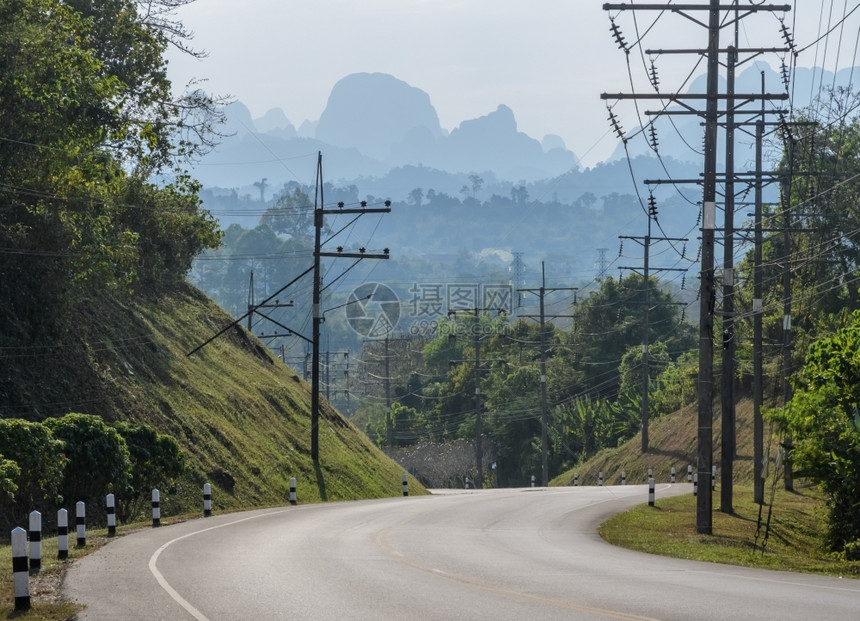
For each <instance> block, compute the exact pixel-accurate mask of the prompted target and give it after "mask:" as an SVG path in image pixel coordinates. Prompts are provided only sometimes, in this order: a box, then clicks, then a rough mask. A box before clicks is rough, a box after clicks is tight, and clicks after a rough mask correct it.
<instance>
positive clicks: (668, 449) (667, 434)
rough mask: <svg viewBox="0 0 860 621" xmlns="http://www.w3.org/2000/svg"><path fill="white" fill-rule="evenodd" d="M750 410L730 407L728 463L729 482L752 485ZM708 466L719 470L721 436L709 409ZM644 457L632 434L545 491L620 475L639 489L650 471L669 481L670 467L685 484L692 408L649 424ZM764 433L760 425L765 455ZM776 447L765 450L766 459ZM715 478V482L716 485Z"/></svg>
mask: <svg viewBox="0 0 860 621" xmlns="http://www.w3.org/2000/svg"><path fill="white" fill-rule="evenodd" d="M752 417H753V404H752V401H750V400H748V399H744V400H741V401H740V402H739V403H738V404H737V407H736V418H737V424H736V428H737V457H736V459H735V461H734V470H733V473H732V474H733V476H732V480H733V481H736V482H739V483H749V484H750V485H752V475H753V472H752V470H753V460H752V455H753V429H752ZM713 424H714V429H713V437H714V462H713V463H714V464H719V456H720V446H721V430H722V426H721V424H720V409H719V405H718V404H717V405H715V406H714V420H713ZM648 430H649V437H650V442H649V451H648V452H647V453H646V454H644V455H643V454H642V452H641V445H642V436H641V434H637V435H636V436H635V437H634V438H632V439H631V440H630V441H628V442H626V443H625V444H623V445H622V446H620V447H618V448H614V449H604V450H603V451H600V452H599V453H598V454H597V455H595V456H594V457H592V458H591V459H589V460H587V461H586V462H585V463H583V464H580V465H579V466H577V467H576V468H573V469H571V470H569V471H567V472H564V473H562V474H560V475H559V476H557V477H556V478H554V479H553V480H552V481H550V485H573V475H574V473H576V474H578V475H579V484H580V485H597V477H598V472H601V471H602V472H603V481H604V484H605V485H615V484H618V483H619V482H620V481H621V472H622V471H624V472H626V473H627V482H628V483H645V482H647V479H648V474H647V472H648V468H651V469H653V471H654V478H655V479H656V480H657V481H669V476H670V470H671V468H672V466H675V470H676V471H677V480H678V481H686V474H687V465H688V464H690V465H692V466H693V469H694V471H695V465H696V444H697V433H698V413H697V406H696V404H692V405H688V406H687V407H685V408H682V409H681V410H679V411H677V412H674V413H672V414H668V415H666V416H662V417H660V418H658V419H656V420H652V421H651V424H650V425H649V429H648ZM769 435H770V430H769V427H768V425H767V423H766V424H765V443H766V446H765V451H767V448H768V447H767V438H768V437H769ZM775 448H776V445H775V444H773V445H772V447H771V453H773V451H774V450H775ZM719 476H720V474H719V472H718V473H717V479H718V481H717V482H719Z"/></svg>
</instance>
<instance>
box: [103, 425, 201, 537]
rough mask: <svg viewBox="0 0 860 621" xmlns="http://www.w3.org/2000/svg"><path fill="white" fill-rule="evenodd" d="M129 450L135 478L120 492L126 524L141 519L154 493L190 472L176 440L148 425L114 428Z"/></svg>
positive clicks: (121, 513) (119, 510)
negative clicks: (153, 491)
mask: <svg viewBox="0 0 860 621" xmlns="http://www.w3.org/2000/svg"><path fill="white" fill-rule="evenodd" d="M112 427H113V428H114V429H116V430H117V432H119V435H120V436H122V439H123V440H125V444H126V446H127V447H128V452H129V458H130V460H131V477H130V478H129V482H128V485H127V486H126V487H125V488H123V489H119V490H117V491H116V493H115V496H116V503H117V505H116V508H117V517H118V518H119V519H120V521H122V522H128V521H129V520H130V519H132V518H134V517H135V516H137V515H139V514H140V513H141V511H142V510H143V508H144V507H145V505H146V502H147V501H148V500H149V499H150V497H151V491H152V490H153V489H164V488H166V487H170V486H171V485H172V484H173V482H174V481H175V480H176V478H178V477H179V476H181V475H182V474H183V473H185V471H186V464H185V456H184V455H183V453H182V451H181V450H180V448H179V443H178V442H177V441H176V439H175V438H174V437H173V436H169V435H166V434H161V433H158V432H157V431H156V430H155V429H154V428H152V427H150V426H148V425H139V424H136V423H130V422H126V421H118V422H116V423H114V424H113V425H112Z"/></svg>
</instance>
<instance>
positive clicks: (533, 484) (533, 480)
mask: <svg viewBox="0 0 860 621" xmlns="http://www.w3.org/2000/svg"><path fill="white" fill-rule="evenodd" d="M534 486H535V475H532V487H534Z"/></svg>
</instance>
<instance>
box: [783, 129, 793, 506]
mask: <svg viewBox="0 0 860 621" xmlns="http://www.w3.org/2000/svg"><path fill="white" fill-rule="evenodd" d="M786 142H787V144H786V145H785V148H786V150H787V151H788V173H787V174H786V175H785V176H784V177H783V182H782V186H781V192H780V194H781V198H782V201H781V206H782V226H783V228H782V231H783V233H782V245H783V249H782V251H783V254H784V256H783V263H782V297H783V302H782V403H783V407H788V402H789V401H791V396H792V391H791V383H790V382H789V381H788V378H789V376H790V375H791V221H790V218H789V214H790V209H789V207H790V204H791V174H792V169H793V168H794V136H793V134H792V133H791V131H786ZM784 444H785V454H786V456H785V459H784V460H783V473H784V485H785V490H786V491H789V492H791V491H794V474H793V469H792V464H791V447H792V439H791V435H790V434H788V435H786V437H785V443H784Z"/></svg>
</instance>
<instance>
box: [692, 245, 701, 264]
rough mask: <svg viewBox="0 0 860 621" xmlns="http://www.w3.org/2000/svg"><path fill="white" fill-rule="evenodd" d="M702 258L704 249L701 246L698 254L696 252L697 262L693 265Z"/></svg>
mask: <svg viewBox="0 0 860 621" xmlns="http://www.w3.org/2000/svg"><path fill="white" fill-rule="evenodd" d="M701 258H702V247H701V246H699V250H698V252H696V260H695V261H693V263H698V262H699V260H700V259H701Z"/></svg>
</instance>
